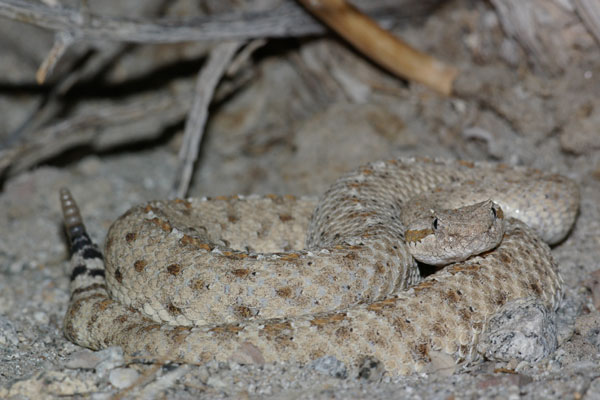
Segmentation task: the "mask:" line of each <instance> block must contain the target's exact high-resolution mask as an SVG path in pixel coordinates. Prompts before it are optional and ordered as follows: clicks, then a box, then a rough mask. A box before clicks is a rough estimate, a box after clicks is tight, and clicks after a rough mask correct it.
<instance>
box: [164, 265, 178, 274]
mask: <svg viewBox="0 0 600 400" xmlns="http://www.w3.org/2000/svg"><path fill="white" fill-rule="evenodd" d="M167 271H169V273H170V274H171V275H175V276H177V275H179V273H180V272H181V265H179V264H171V265H169V266H168V267H167Z"/></svg>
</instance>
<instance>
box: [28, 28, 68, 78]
mask: <svg viewBox="0 0 600 400" xmlns="http://www.w3.org/2000/svg"><path fill="white" fill-rule="evenodd" d="M74 42H75V37H74V35H73V34H72V33H70V32H66V31H62V32H57V33H56V35H55V39H54V45H53V46H52V49H50V52H48V55H47V56H46V58H45V59H44V61H43V62H42V64H41V65H40V67H39V68H38V70H37V72H36V74H35V80H36V81H37V83H38V84H40V85H41V84H43V83H44V82H45V81H46V77H47V76H48V75H50V74H51V73H52V71H53V70H54V67H55V66H56V63H57V62H58V60H60V58H61V57H62V55H63V54H65V51H67V49H68V48H69V46H70V45H72V44H73V43H74Z"/></svg>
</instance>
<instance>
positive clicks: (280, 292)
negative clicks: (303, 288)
mask: <svg viewBox="0 0 600 400" xmlns="http://www.w3.org/2000/svg"><path fill="white" fill-rule="evenodd" d="M275 293H277V296H279V297H291V296H292V288H291V287H289V286H286V287H283V288H279V289H277V290H275Z"/></svg>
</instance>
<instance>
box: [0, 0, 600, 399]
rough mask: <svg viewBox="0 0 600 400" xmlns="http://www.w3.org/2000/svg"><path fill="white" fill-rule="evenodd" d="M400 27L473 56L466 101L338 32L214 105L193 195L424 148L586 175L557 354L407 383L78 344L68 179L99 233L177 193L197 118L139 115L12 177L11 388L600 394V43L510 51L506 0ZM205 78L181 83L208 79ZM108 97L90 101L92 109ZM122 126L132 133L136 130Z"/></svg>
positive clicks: (5, 310)
mask: <svg viewBox="0 0 600 400" xmlns="http://www.w3.org/2000/svg"><path fill="white" fill-rule="evenodd" d="M397 33H399V34H400V35H402V36H403V37H404V38H406V39H407V40H408V41H410V42H411V43H413V44H414V45H416V46H417V47H419V48H421V49H425V50H427V51H429V52H431V53H433V54H436V55H437V56H438V57H440V58H442V59H444V60H446V61H448V62H451V63H454V65H456V66H457V67H458V68H460V70H461V78H460V81H459V84H460V88H461V90H460V93H459V95H458V96H455V97H452V98H443V97H440V96H438V95H437V94H435V93H433V92H431V91H430V90H428V89H425V88H423V87H419V86H418V85H410V86H407V85H405V84H404V83H402V82H400V81H398V80H396V79H394V78H393V77H391V76H389V75H387V74H385V73H383V72H382V71H381V70H379V69H378V68H376V67H374V66H373V65H371V64H370V63H368V62H365V61H364V60H362V59H361V58H360V56H358V55H357V54H355V53H354V52H353V51H352V50H350V49H349V48H347V47H345V46H344V45H343V44H340V42H339V41H337V40H335V39H333V38H328V39H312V40H306V41H303V42H302V43H301V44H298V45H297V47H294V48H291V49H289V50H287V51H285V52H279V53H276V54H269V53H268V52H264V54H263V55H262V57H260V58H259V59H258V60H256V65H255V67H254V68H256V70H257V73H256V74H255V76H254V77H253V79H251V80H250V81H249V82H248V83H247V84H246V85H245V86H244V87H243V88H242V89H240V90H239V91H238V92H236V93H235V94H234V95H233V96H230V97H228V98H227V99H226V100H224V101H221V102H220V103H219V104H217V105H216V106H215V107H214V109H212V110H211V113H212V115H211V119H210V124H209V129H208V132H207V135H206V137H205V139H204V142H203V144H202V152H201V153H202V154H201V159H200V161H199V163H198V165H197V170H196V175H195V178H194V181H193V186H192V189H191V195H221V194H233V193H242V194H249V193H277V194H286V193H292V194H296V195H304V194H308V195H318V194H320V193H321V192H322V191H323V190H324V189H325V188H326V187H327V185H328V184H330V183H331V182H332V181H333V180H334V179H335V178H336V177H337V176H339V175H340V174H341V173H342V172H344V171H347V170H349V169H351V168H353V167H356V166H357V165H360V164H362V163H364V162H367V161H372V160H377V159H385V158H390V157H399V156H414V155H419V156H425V155H426V156H435V157H449V158H462V159H472V160H493V161H502V162H506V163H510V164H522V165H528V166H533V167H536V168H540V169H543V170H547V171H553V172H559V173H562V174H565V175H567V176H569V177H571V178H572V179H574V180H575V181H577V182H578V183H579V184H580V188H581V193H582V202H581V212H580V215H579V219H578V221H577V223H576V226H575V228H574V229H573V231H572V233H571V234H570V236H569V237H568V239H567V240H566V241H564V242H563V243H562V244H560V245H558V246H556V247H555V248H554V249H553V254H554V256H555V257H556V259H557V260H558V262H559V265H560V272H561V274H562V276H563V278H564V280H565V285H566V297H565V301H564V305H563V307H562V309H561V311H560V315H559V317H560V318H559V328H560V332H561V338H562V339H563V340H562V344H561V345H560V347H559V349H558V350H557V351H556V352H555V353H554V354H552V355H551V356H550V357H549V358H548V359H546V360H544V361H542V362H540V363H538V364H535V365H529V364H527V363H516V362H511V363H505V364H503V363H493V362H486V363H483V364H480V365H477V366H474V367H471V368H468V369H459V370H458V371H456V372H455V374H453V375H451V376H445V375H444V374H434V375H429V376H426V375H424V376H411V377H406V378H395V379H391V378H389V377H387V376H385V375H383V376H381V375H380V374H377V373H376V371H374V373H373V374H371V376H370V377H369V378H364V377H359V376H358V375H357V372H356V370H355V369H353V368H352V366H340V365H335V363H333V364H334V365H333V366H332V365H327V363H323V362H322V363H320V364H311V365H296V364H285V363H282V364H274V365H271V364H269V365H264V366H241V365H237V364H233V363H231V364H229V363H209V364H207V365H204V366H179V365H162V366H155V365H151V364H144V363H135V362H134V363H131V362H128V361H127V360H124V359H123V357H122V355H121V354H120V353H119V350H118V349H109V350H107V351H104V352H101V353H99V354H98V353H97V354H92V353H91V352H89V351H86V350H82V349H81V348H79V347H78V346H75V345H73V344H71V343H69V342H68V341H67V340H66V339H65V338H64V337H63V335H62V318H63V316H64V313H65V310H66V306H67V302H68V299H69V296H68V277H67V276H66V272H65V271H66V266H67V248H66V244H65V237H64V234H63V231H62V225H61V217H60V215H59V204H58V189H59V188H60V187H62V186H68V187H69V188H70V189H71V190H72V192H73V194H74V195H75V197H76V198H77V200H78V202H79V203H80V206H81V209H82V213H83V215H84V216H85V219H86V224H87V226H88V229H89V231H90V234H91V236H92V237H93V238H94V239H95V240H96V241H97V242H99V243H102V242H103V238H104V237H105V234H106V231H107V229H108V227H109V226H110V224H111V222H112V221H113V220H114V219H115V218H117V217H118V216H119V215H120V214H122V213H123V212H125V211H126V210H127V209H128V208H129V207H131V206H132V205H134V204H136V203H139V202H143V201H146V200H150V199H157V198H161V197H165V196H166V194H167V193H168V191H169V188H170V185H171V182H172V180H173V176H174V172H175V168H176V165H177V145H178V143H179V140H180V135H179V134H178V133H179V132H180V130H181V129H171V131H170V132H169V133H167V134H164V133H163V132H164V130H163V128H164V127H161V126H147V125H148V124H146V125H143V124H142V125H135V124H134V125H129V126H127V127H123V128H122V129H127V130H131V129H134V130H135V129H138V130H140V137H142V138H144V139H143V142H138V143H134V144H133V145H128V146H123V145H114V144H112V143H111V142H110V141H108V142H107V143H97V144H96V145H97V148H82V149H79V151H77V152H74V153H70V154H69V155H68V157H67V156H66V155H63V156H61V157H57V158H54V159H53V160H51V162H49V163H46V164H44V165H39V166H37V167H36V168H34V169H31V170H29V171H27V172H24V173H21V174H19V175H16V176H12V177H10V178H8V179H7V180H6V182H5V183H4V186H3V188H2V191H1V192H0V227H1V228H0V398H15V399H20V398H56V397H60V396H63V397H65V396H66V397H68V396H74V397H76V398H80V397H89V398H93V399H105V398H112V397H113V396H125V397H131V398H175V399H186V398H288V399H292V398H318V399H326V398H327V399H330V398H340V399H341V398H344V399H345V398H366V397H369V398H374V399H384V398H439V399H453V398H519V397H525V398H548V399H565V398H573V399H581V398H587V399H597V398H600V379H599V377H600V364H599V362H600V338H599V332H600V314H599V312H598V310H596V309H595V308H594V305H593V301H592V296H591V291H590V290H589V289H588V288H586V286H585V283H586V282H587V281H589V280H590V278H591V275H590V274H591V273H593V272H594V271H596V270H599V269H600V266H599V261H598V260H600V219H599V216H600V208H599V205H598V203H599V201H600V151H599V150H600V143H599V139H598V133H597V130H596V129H594V127H595V126H597V124H595V123H594V122H595V121H596V120H598V118H599V115H600V100H599V99H598V97H597V93H599V90H600V81H598V79H596V76H598V74H600V68H599V66H600V52H598V51H597V50H596V53H590V54H582V56H581V59H579V60H578V61H579V62H577V63H573V65H570V66H569V68H567V69H566V70H565V71H564V72H563V73H561V74H558V75H550V74H548V73H544V72H543V71H540V70H538V69H532V68H531V67H530V65H529V64H528V63H527V61H526V60H525V58H524V57H523V55H522V54H520V53H519V52H518V50H515V51H516V52H517V53H516V55H515V54H511V56H510V57H509V56H508V55H507V54H506V51H507V50H506V49H507V48H509V49H510V48H511V47H510V45H511V42H510V41H508V39H507V38H505V37H504V35H503V33H502V31H501V30H500V28H499V26H498V21H497V20H496V19H495V14H494V12H493V10H492V9H490V8H489V7H488V6H487V5H485V4H477V5H476V6H474V5H473V4H471V3H470V2H467V1H464V2H453V4H452V5H451V6H446V7H444V8H442V9H441V10H439V11H437V13H436V14H435V15H433V16H431V17H430V18H429V19H428V20H427V22H425V23H424V24H415V25H414V26H410V27H405V28H402V29H399V30H398V31H397ZM512 46H513V47H512V49H514V48H515V46H516V45H515V44H514V43H512ZM143 51H146V52H147V51H150V50H140V49H137V50H134V51H133V52H132V53H133V55H130V57H134V56H135V55H136V54H137V55H138V56H139V54H140V53H142V52H143ZM153 51H156V52H158V51H159V50H156V49H155V50H153ZM265 54H266V55H265ZM515 60H516V61H515ZM123 62H124V63H126V61H123ZM129 62H131V61H129ZM117 75H118V74H117V73H116V72H114V71H113V72H112V75H111V74H109V79H114V80H116V81H118V79H119V77H118V76H117ZM193 78H194V76H193V74H192V75H190V76H186V77H182V78H181V79H180V80H178V81H176V82H173V83H172V85H174V86H177V87H186V86H193ZM157 90H165V91H166V90H167V89H165V88H159V89H157ZM9 100H10V99H8V98H5V99H4V100H2V103H0V104H2V107H3V108H4V107H6V110H2V114H3V115H8V113H9V112H10V110H11V109H10V108H9V107H14V108H15V110H18V109H20V108H21V107H22V105H21V104H19V103H18V102H17V101H15V102H12V103H11V102H10V101H9ZM101 101H102V99H100V100H98V99H96V100H95V99H92V100H89V101H88V103H89V104H88V105H87V107H93V106H94V105H95V103H94V102H101ZM15 114H17V115H18V111H15ZM15 114H11V117H10V118H8V117H7V118H6V120H5V122H4V123H5V125H4V126H3V128H2V130H3V131H6V132H8V131H9V128H10V124H11V123H13V124H14V122H11V121H13V120H16V119H17V118H16V116H15ZM111 129H112V130H113V131H114V133H113V136H115V137H118V136H119V134H123V133H124V132H125V131H120V130H119V129H120V128H119V127H116V128H115V127H111ZM142 131H143V132H142ZM149 131H152V132H149ZM128 132H129V131H128ZM144 135H147V136H144ZM155 137H159V139H153V138H155ZM99 148H100V149H101V151H99V150H98V149H99ZM329 361H331V360H329ZM345 367H346V368H345ZM129 386H130V387H129ZM126 387H129V388H128V389H125V388H126Z"/></svg>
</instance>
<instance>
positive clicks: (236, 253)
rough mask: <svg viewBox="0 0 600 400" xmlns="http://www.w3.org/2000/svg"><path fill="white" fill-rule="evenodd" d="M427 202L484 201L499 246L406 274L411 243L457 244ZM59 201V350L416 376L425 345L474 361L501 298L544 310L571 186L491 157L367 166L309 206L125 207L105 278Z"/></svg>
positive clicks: (75, 214)
mask: <svg viewBox="0 0 600 400" xmlns="http://www.w3.org/2000/svg"><path fill="white" fill-rule="evenodd" d="M436 197H437V198H436ZM431 198H434V199H435V200H433V204H438V203H441V204H442V205H445V206H447V207H445V208H454V207H461V206H465V205H466V204H474V203H479V204H480V205H481V204H483V206H484V207H485V213H486V215H491V216H492V219H493V220H494V221H496V222H495V223H498V221H499V223H500V224H501V225H502V224H503V225H504V237H503V239H502V241H501V243H500V245H499V246H497V247H496V248H495V249H489V246H488V247H487V248H482V249H480V251H483V253H481V254H479V255H473V256H470V257H469V258H467V259H466V260H463V259H464V258H465V256H463V257H462V258H454V259H451V260H450V261H456V260H463V261H459V262H456V263H453V264H451V265H449V266H446V267H445V268H443V269H441V270H439V271H438V272H436V273H434V274H432V275H430V276H428V277H426V278H424V279H422V280H421V279H420V278H419V270H418V267H417V264H416V262H415V261H414V259H413V257H412V256H411V254H410V253H411V251H413V252H414V249H411V247H413V246H418V245H421V244H426V243H427V241H428V240H429V239H430V238H432V237H435V236H436V235H438V236H440V237H443V236H445V239H446V240H450V242H446V243H447V244H446V245H445V246H446V247H447V248H451V247H453V243H456V241H457V240H458V239H454V235H453V234H449V233H448V232H447V231H445V228H446V226H445V224H447V223H448V221H450V222H449V224H450V225H456V223H455V222H452V221H451V219H452V217H451V215H452V214H448V215H449V217H448V218H449V219H448V218H446V217H445V216H444V215H446V214H443V213H444V211H439V212H438V211H437V210H436V211H434V210H431V211H430V210H429V208H430V203H429V199H431ZM490 199H491V200H493V201H494V203H492V202H490V201H489V200H490ZM61 203H62V206H63V211H64V214H65V225H66V228H67V233H68V236H69V239H70V242H71V251H72V262H71V265H72V267H71V301H70V304H69V309H68V311H67V314H66V317H65V325H64V330H65V334H66V336H67V338H69V339H70V340H71V341H73V342H74V343H77V344H79V345H81V346H85V347H89V348H91V349H100V348H104V347H107V346H111V345H119V346H122V347H123V349H124V351H125V352H127V353H129V354H136V355H140V356H149V357H151V358H153V359H161V360H173V361H178V362H188V363H204V362H207V361H209V360H213V359H216V360H234V361H238V362H254V363H263V362H272V361H286V360H289V361H297V362H308V361H310V360H314V359H317V358H319V357H323V356H326V355H331V356H335V357H336V358H337V359H339V360H341V361H343V362H346V363H349V364H356V363H358V362H359V361H360V360H361V359H362V358H363V357H367V356H368V357H374V358H376V359H378V360H380V361H381V362H382V363H383V365H384V367H385V369H386V370H387V371H388V373H390V374H392V375H396V374H407V373H412V372H418V371H424V370H427V366H428V364H429V363H430V362H431V358H432V354H433V353H434V352H437V353H441V354H446V355H448V356H450V357H452V358H453V359H454V360H455V362H464V361H466V362H469V361H473V360H475V359H478V358H479V355H478V354H477V351H476V345H477V341H478V338H479V337H480V335H481V333H482V332H483V331H484V330H485V328H486V323H487V322H488V321H489V320H490V318H491V317H492V316H494V315H496V314H497V313H498V312H499V311H500V310H501V309H502V307H503V306H505V305H506V304H509V303H511V302H514V301H516V300H519V299H527V298H535V299H537V300H538V301H540V302H541V303H542V304H544V305H545V306H546V307H547V308H548V309H549V310H550V311H551V312H553V311H554V310H555V309H556V307H557V306H558V303H559V300H560V297H561V278H560V276H559V275H558V271H557V267H556V264H555V262H554V260H553V259H552V256H551V254H550V249H549V247H548V245H546V244H545V243H544V242H542V240H541V239H540V237H541V238H543V239H544V240H545V241H546V242H548V243H556V242H558V241H560V240H562V239H563V238H564V237H565V236H566V234H567V233H568V232H569V230H570V228H571V226H572V224H573V221H574V219H575V217H576V214H577V212H578V207H579V191H578V188H577V186H576V185H575V183H573V182H572V181H570V180H569V179H567V178H564V177H562V176H559V175H551V174H545V173H542V172H540V171H537V170H532V169H526V168H521V167H508V166H505V165H501V164H491V163H471V162H463V161H441V160H430V159H398V160H390V161H385V162H384V161H381V162H374V163H370V164H368V165H365V166H362V167H360V168H358V169H356V170H355V171H353V172H351V173H349V174H346V175H345V176H343V177H341V178H340V179H338V180H337V181H336V182H335V183H334V184H333V185H332V186H331V187H330V189H329V190H328V191H327V192H326V193H325V194H324V195H323V196H322V197H321V199H320V200H319V201H318V203H316V202H315V201H314V200H312V199H305V198H295V197H293V196H248V197H243V196H232V197H216V198H213V199H189V200H180V199H179V200H174V201H155V202H150V203H148V204H146V205H141V206H137V207H134V208H132V209H131V210H129V211H128V212H127V213H125V214H124V215H123V216H122V217H121V218H119V219H118V220H117V221H116V222H115V223H114V224H113V226H112V227H111V229H110V231H109V233H108V236H107V239H106V248H105V257H106V269H105V266H104V261H103V258H102V254H101V253H100V251H99V250H98V248H97V247H96V246H95V245H94V244H93V243H92V242H91V240H90V238H89V236H88V235H87V233H86V232H85V228H84V226H83V221H82V218H81V216H80V214H79V210H78V208H77V206H76V204H75V202H74V201H73V198H72V196H71V195H70V193H69V192H68V191H67V190H66V189H63V190H61ZM315 205H316V207H315ZM408 206H411V207H408ZM412 206H416V209H419V206H421V210H420V211H418V213H421V214H423V213H425V215H424V216H423V215H421V217H422V218H421V219H420V220H419V222H418V223H417V224H416V225H415V228H410V227H407V226H406V222H403V218H404V219H406V218H407V217H406V216H403V213H408V214H410V213H411V212H412V211H410V210H412ZM431 207H433V206H431ZM500 207H501V208H500ZM480 209H481V207H480ZM313 210H314V212H313ZM461 210H462V209H461ZM458 212H459V213H460V210H459V211H458ZM461 218H463V222H464V224H462V223H461ZM514 218H518V219H519V220H520V221H518V220H516V219H514ZM467 219H468V218H467ZM423 221H424V222H423ZM458 221H459V222H458V227H459V230H461V229H463V230H465V229H466V230H468V231H472V229H473V228H471V227H468V226H467V224H466V222H467V221H464V217H461V216H460V214H459V218H458ZM521 221H522V222H521ZM419 224H420V225H419ZM423 224H425V225H423ZM526 224H527V225H526ZM463 225H464V226H463ZM461 227H462V228H461ZM405 231H406V232H405ZM444 232H446V233H444ZM470 233H471V238H473V237H475V238H480V237H483V236H484V235H486V233H485V232H484V231H481V232H479V231H477V233H475V234H473V232H470ZM475 241H476V240H473V239H471V242H475ZM303 242H305V245H304V243H303ZM448 243H449V244H448ZM467 246H469V244H468V243H467ZM299 249H303V250H299ZM434 251H435V250H434ZM442 253H444V252H442ZM430 261H431V260H430ZM433 263H436V262H435V261H434V262H433ZM442 263H448V262H439V264H442Z"/></svg>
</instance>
